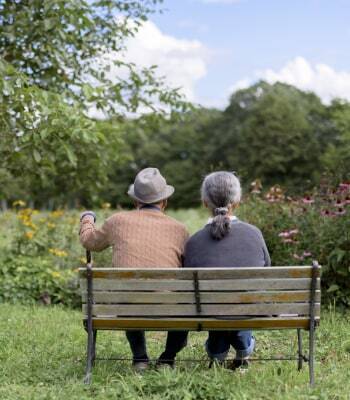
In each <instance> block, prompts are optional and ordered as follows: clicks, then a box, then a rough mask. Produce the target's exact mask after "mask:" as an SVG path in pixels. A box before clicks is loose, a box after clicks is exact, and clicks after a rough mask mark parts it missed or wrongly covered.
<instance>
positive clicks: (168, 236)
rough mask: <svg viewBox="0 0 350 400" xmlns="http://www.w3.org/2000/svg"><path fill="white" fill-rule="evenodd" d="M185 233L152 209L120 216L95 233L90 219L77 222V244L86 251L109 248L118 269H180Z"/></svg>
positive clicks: (115, 216) (177, 225)
mask: <svg viewBox="0 0 350 400" xmlns="http://www.w3.org/2000/svg"><path fill="white" fill-rule="evenodd" d="M187 238H188V232H187V230H186V228H185V226H184V225H183V224H181V223H180V222H178V221H176V220H175V219H173V218H171V217H168V216H167V215H165V214H163V213H162V212H160V211H157V210H152V209H147V210H146V209H144V210H134V211H126V212H120V213H117V214H114V215H112V216H111V217H110V218H108V219H107V220H106V221H105V223H104V224H103V226H102V227H101V229H96V228H95V224H94V218H93V217H92V216H91V215H86V216H85V217H84V218H83V219H82V222H81V229H80V242H81V244H82V245H83V246H84V247H85V248H86V249H88V250H91V251H101V250H104V249H105V248H107V247H109V246H112V247H113V260H112V265H113V266H114V267H118V268H173V267H181V265H182V255H183V251H184V245H185V242H186V240H187Z"/></svg>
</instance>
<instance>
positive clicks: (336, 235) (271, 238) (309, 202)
mask: <svg viewBox="0 0 350 400" xmlns="http://www.w3.org/2000/svg"><path fill="white" fill-rule="evenodd" d="M239 213H240V216H241V218H242V219H244V220H246V221H248V222H250V223H252V224H254V225H256V226H258V227H259V228H260V229H261V230H262V232H263V234H264V237H265V240H266V243H267V246H268V248H269V251H270V254H271V259H272V263H273V265H296V264H299V265H310V264H311V262H312V260H317V261H318V262H319V264H320V265H321V266H322V285H323V289H324V290H323V297H324V299H325V300H330V299H335V300H336V302H337V303H341V304H343V305H345V306H350V267H349V265H350V183H342V184H340V185H339V186H338V187H336V188H329V187H327V186H326V185H324V186H322V187H320V188H319V189H318V190H315V191H314V192H313V193H311V194H310V195H307V196H304V197H303V198H299V199H292V198H287V197H286V196H285V195H284V193H283V191H282V190H281V189H280V188H278V187H273V188H271V189H270V190H269V192H268V193H266V194H265V195H264V196H263V195H262V194H261V193H256V194H254V195H252V196H249V198H248V199H247V200H246V201H245V202H244V203H243V205H242V207H241V210H240V211H239Z"/></svg>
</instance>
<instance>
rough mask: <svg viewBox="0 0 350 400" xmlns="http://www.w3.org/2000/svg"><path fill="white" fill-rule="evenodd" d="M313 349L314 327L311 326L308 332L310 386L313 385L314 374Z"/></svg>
mask: <svg viewBox="0 0 350 400" xmlns="http://www.w3.org/2000/svg"><path fill="white" fill-rule="evenodd" d="M314 348H315V325H314V324H311V326H310V332H309V374H310V386H313V385H314V383H315V372H314Z"/></svg>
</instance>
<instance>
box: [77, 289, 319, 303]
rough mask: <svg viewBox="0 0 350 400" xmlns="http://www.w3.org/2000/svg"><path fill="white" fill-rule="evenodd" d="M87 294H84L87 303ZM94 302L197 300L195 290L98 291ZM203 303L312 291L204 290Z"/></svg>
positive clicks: (300, 296)
mask: <svg viewBox="0 0 350 400" xmlns="http://www.w3.org/2000/svg"><path fill="white" fill-rule="evenodd" d="M320 298H321V293H320V291H317V292H316V302H319V301H320ZM86 299H87V294H86V292H84V293H83V294H82V301H83V302H84V303H85V302H86V301H87V300H86ZM93 299H94V303H96V304H97V303H107V304H108V303H109V304H113V303H117V304H118V303H131V304H147V303H150V304H186V303H190V304H193V303H195V302H196V300H195V296H194V292H137V295H135V293H132V292H106V291H104V292H98V291H96V292H95V293H94V295H93ZM200 301H201V303H227V304H229V303H261V302H275V303H293V302H308V301H310V291H308V290H300V291H266V292H263V291H256V292H243V293H241V292H233V293H225V292H210V293H208V292H203V293H201V295H200Z"/></svg>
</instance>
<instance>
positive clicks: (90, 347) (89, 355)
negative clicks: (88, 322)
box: [84, 329, 94, 385]
mask: <svg viewBox="0 0 350 400" xmlns="http://www.w3.org/2000/svg"><path fill="white" fill-rule="evenodd" d="M93 353H94V332H93V330H92V329H91V330H90V329H88V338H87V351H86V372H85V378H84V383H85V385H90V383H91V378H92V364H93V357H94V354H93Z"/></svg>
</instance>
